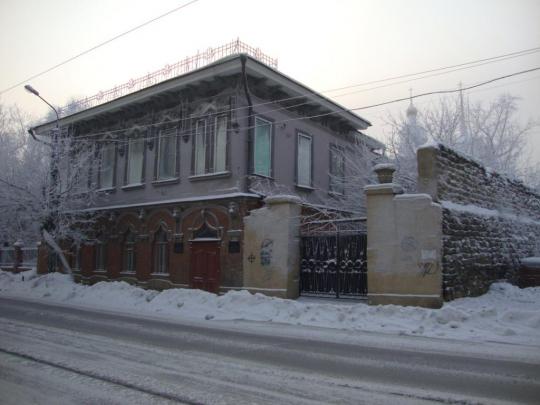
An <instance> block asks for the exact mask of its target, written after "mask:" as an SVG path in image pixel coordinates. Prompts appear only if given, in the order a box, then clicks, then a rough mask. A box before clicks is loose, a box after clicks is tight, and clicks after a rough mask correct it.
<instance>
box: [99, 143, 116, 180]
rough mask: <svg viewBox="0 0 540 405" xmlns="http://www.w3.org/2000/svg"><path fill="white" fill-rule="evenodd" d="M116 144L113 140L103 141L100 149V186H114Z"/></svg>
mask: <svg viewBox="0 0 540 405" xmlns="http://www.w3.org/2000/svg"><path fill="white" fill-rule="evenodd" d="M115 160H116V146H115V145H114V143H112V142H108V143H103V144H101V146H100V149H99V188H112V187H114V165H115Z"/></svg>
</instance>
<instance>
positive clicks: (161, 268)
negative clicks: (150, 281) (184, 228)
mask: <svg viewBox="0 0 540 405" xmlns="http://www.w3.org/2000/svg"><path fill="white" fill-rule="evenodd" d="M168 263H169V243H168V241H167V232H165V231H164V230H163V228H159V231H157V233H156V235H155V240H154V273H157V274H167V272H168Z"/></svg>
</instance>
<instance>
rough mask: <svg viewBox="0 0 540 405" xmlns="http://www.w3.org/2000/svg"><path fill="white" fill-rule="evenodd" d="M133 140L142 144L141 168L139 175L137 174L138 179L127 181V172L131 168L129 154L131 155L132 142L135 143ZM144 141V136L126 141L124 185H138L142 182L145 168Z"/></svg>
mask: <svg viewBox="0 0 540 405" xmlns="http://www.w3.org/2000/svg"><path fill="white" fill-rule="evenodd" d="M135 142H142V146H143V149H142V168H141V173H140V176H139V180H138V181H134V182H130V181H129V172H130V170H131V165H130V162H131V156H132V144H133V143H135ZM145 143H146V142H145V140H144V138H131V139H129V141H128V151H127V164H126V171H127V173H126V184H124V187H130V186H139V185H142V184H144V182H143V181H142V179H143V178H144V169H145V167H144V158H145V156H144V155H145Z"/></svg>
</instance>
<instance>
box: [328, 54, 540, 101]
mask: <svg viewBox="0 0 540 405" xmlns="http://www.w3.org/2000/svg"><path fill="white" fill-rule="evenodd" d="M539 51H540V46H537V47H534V48H529V49H524V50H522V51H516V52H511V53H506V54H503V55H498V56H491V57H489V58H483V59H477V60H473V61H470V62H463V63H459V64H457V65H450V66H445V67H440V68H435V69H430V70H424V71H422V72H417V73H407V74H404V75H399V76H394V77H389V78H386V79H379V80H372V81H369V82H363V83H358V84H354V85H352V86H344V87H340V88H335V89H330V90H325V91H323V93H324V92H331V91H338V90H345V89H349V88H351V87H359V86H367V85H369V84H377V83H381V82H385V81H389V80H397V79H403V78H405V77H411V76H418V75H423V74H426V73H434V72H438V71H441V70H447V69H453V68H457V67H461V66H465V65H472V64H476V63H481V62H488V61H492V62H490V63H495V62H498V60H496V59H501V60H506V59H512V58H514V57H516V58H517V57H520V56H526V55H530V54H533V53H536V52H539ZM503 58H504V59H503ZM484 64H485V63H481V64H480V65H478V66H481V65H484ZM472 67H475V66H471V68H472Z"/></svg>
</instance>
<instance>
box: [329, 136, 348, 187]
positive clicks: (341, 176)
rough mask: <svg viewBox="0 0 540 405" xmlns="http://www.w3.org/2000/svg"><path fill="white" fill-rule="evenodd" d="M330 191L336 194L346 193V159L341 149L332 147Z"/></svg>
mask: <svg viewBox="0 0 540 405" xmlns="http://www.w3.org/2000/svg"><path fill="white" fill-rule="evenodd" d="M329 191H330V192H332V193H336V194H344V192H345V157H344V155H343V150H341V149H340V148H339V147H337V146H335V145H332V146H330V186H329Z"/></svg>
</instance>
